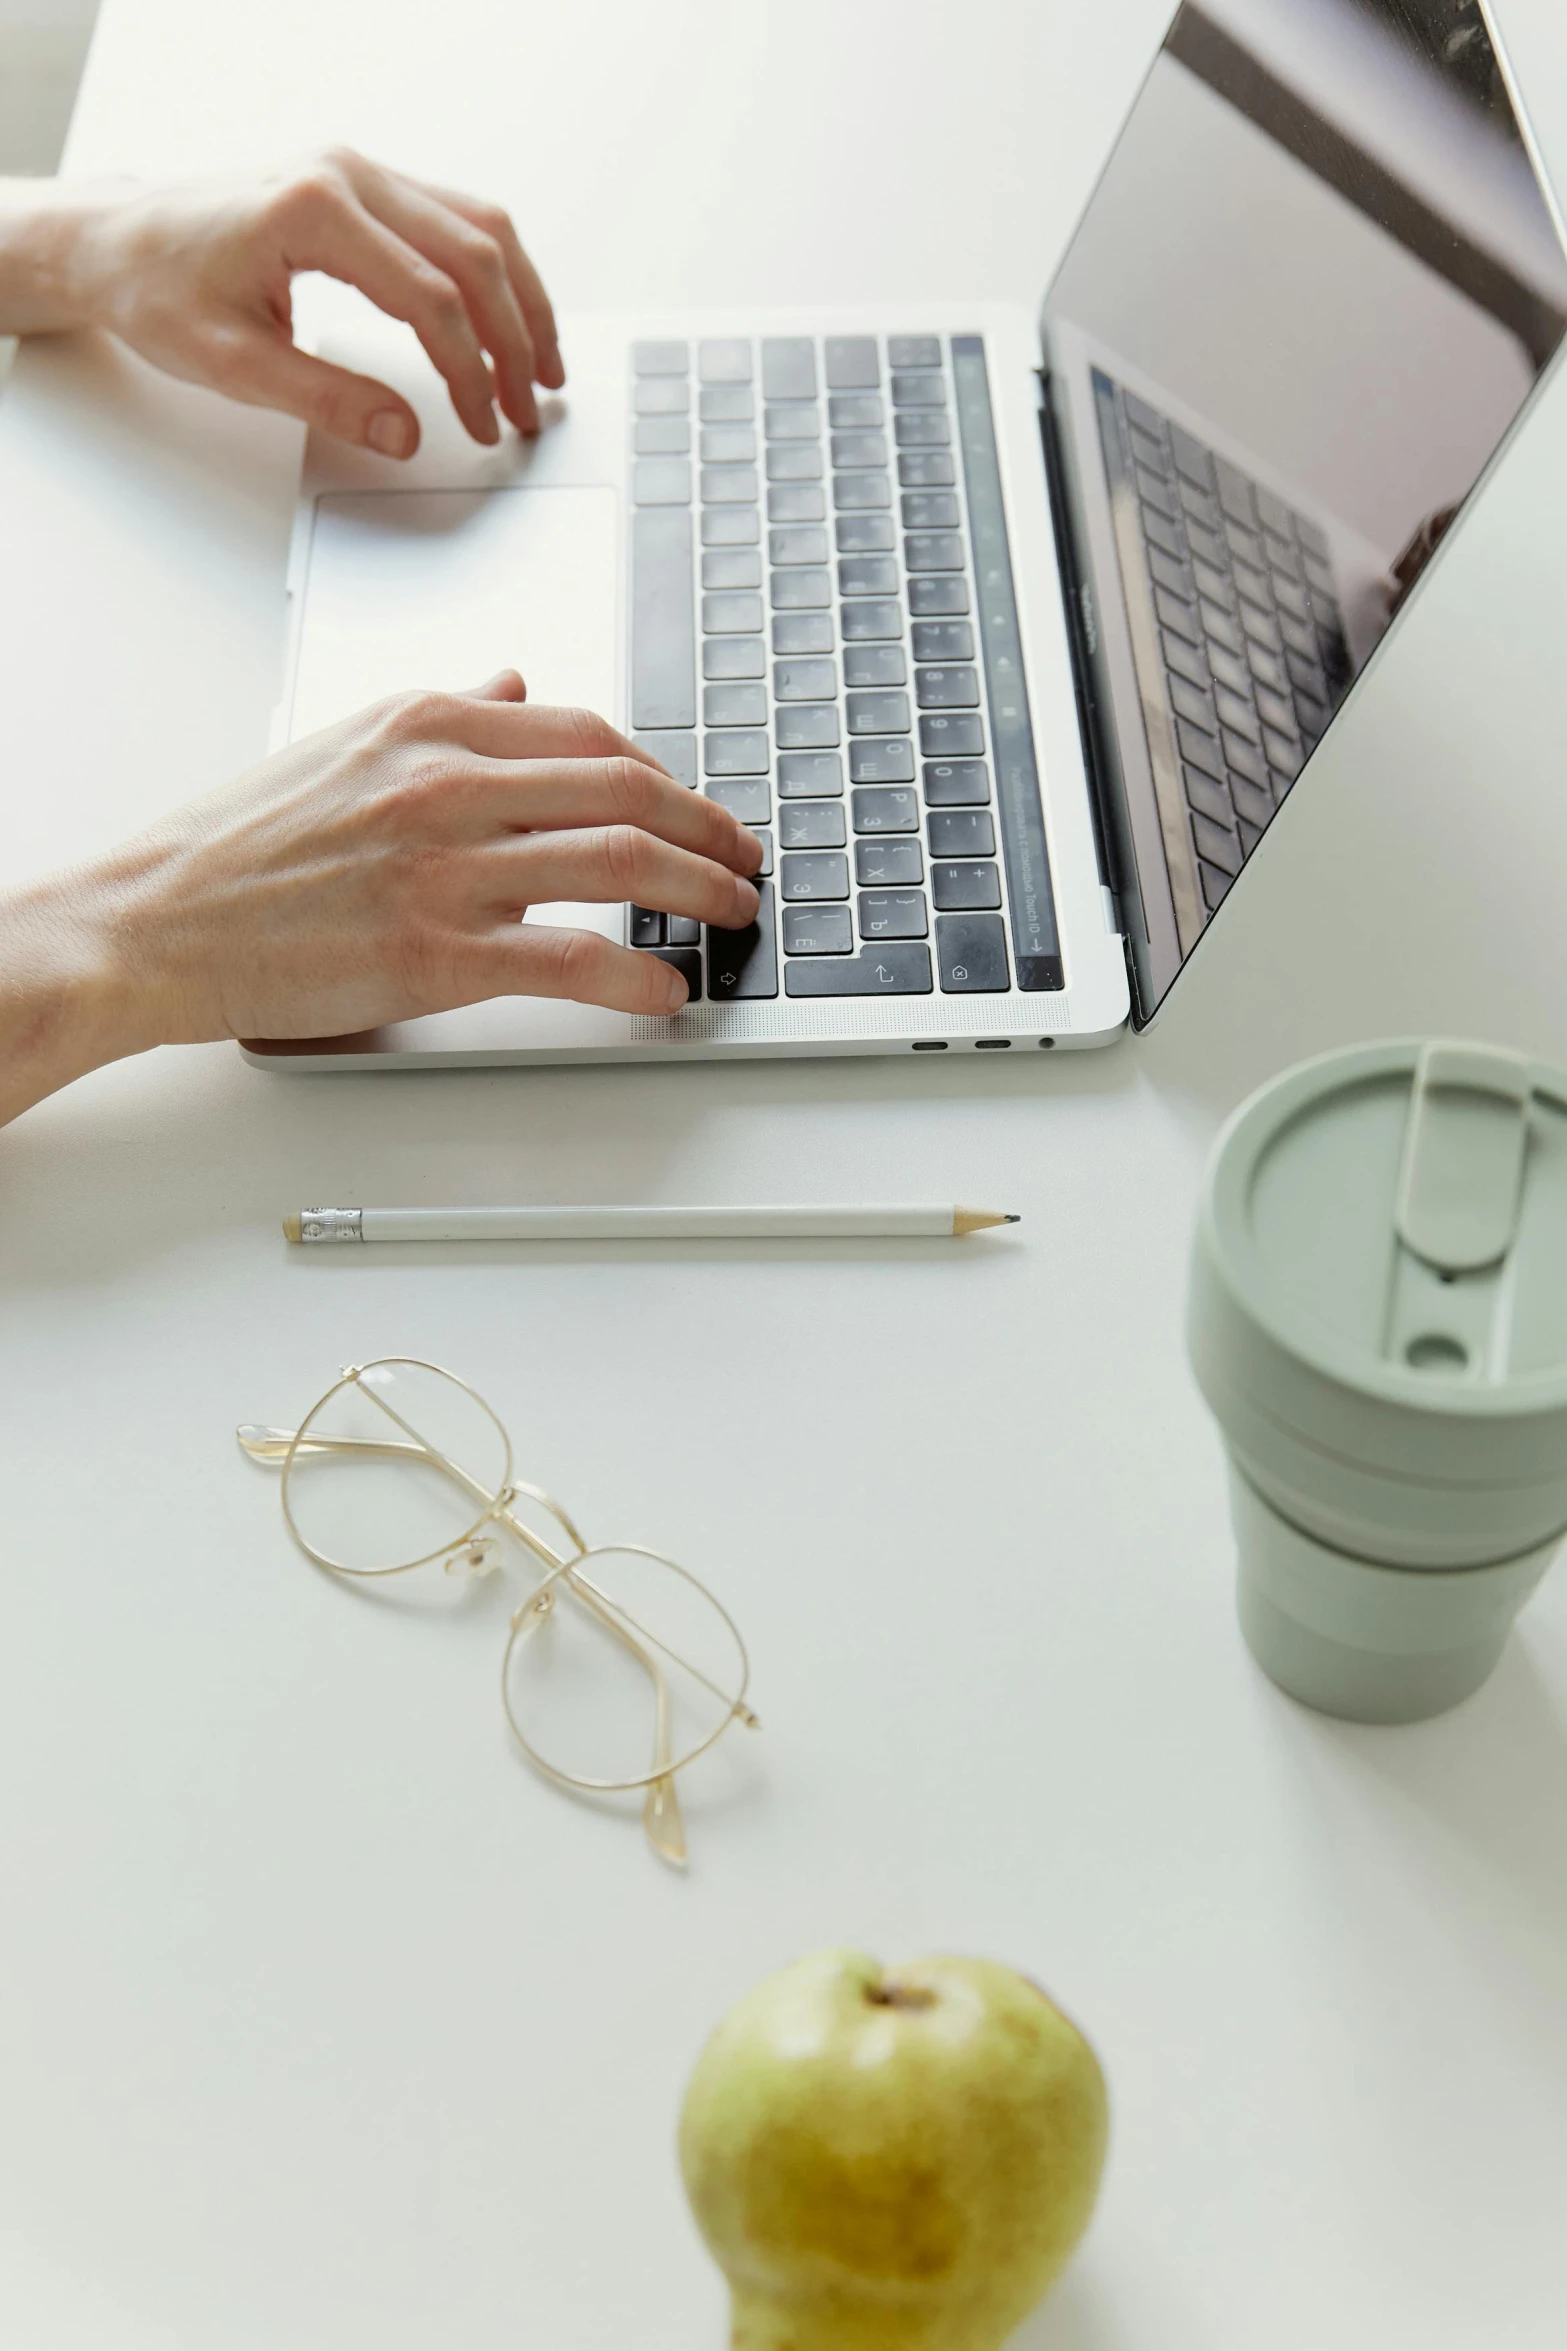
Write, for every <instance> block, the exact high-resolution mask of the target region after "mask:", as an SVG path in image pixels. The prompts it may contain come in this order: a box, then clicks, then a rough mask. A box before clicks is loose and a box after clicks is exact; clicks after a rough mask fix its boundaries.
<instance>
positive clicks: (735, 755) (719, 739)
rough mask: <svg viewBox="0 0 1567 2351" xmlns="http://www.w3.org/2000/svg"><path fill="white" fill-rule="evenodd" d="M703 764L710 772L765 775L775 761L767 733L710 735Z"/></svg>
mask: <svg viewBox="0 0 1567 2351" xmlns="http://www.w3.org/2000/svg"><path fill="white" fill-rule="evenodd" d="M702 764H703V767H704V768H705V770H706V772H707V773H708V774H709V775H710V776H764V775H766V773H767V770H768V767H769V766H770V765H771V758H770V753H769V746H768V741H767V737H766V735H765V734H751V733H746V734H736V735H707V736H705V737H704V738H703V743H702Z"/></svg>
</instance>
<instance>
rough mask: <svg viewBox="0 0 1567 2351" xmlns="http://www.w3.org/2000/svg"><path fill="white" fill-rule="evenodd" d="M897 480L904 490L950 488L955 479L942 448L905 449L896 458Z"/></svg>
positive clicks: (948, 459) (948, 458)
mask: <svg viewBox="0 0 1567 2351" xmlns="http://www.w3.org/2000/svg"><path fill="white" fill-rule="evenodd" d="M898 480H899V481H900V482H901V483H902V485H903V487H904V489H906V490H950V489H951V487H952V485H953V483H954V482H955V481H956V480H957V475H956V474H955V473H954V472H953V470H952V460H951V458H950V457H949V456H948V455H947V453H946V451H945V450H943V449H906V450H904V451H902V452H901V453H900V455H899V458H898Z"/></svg>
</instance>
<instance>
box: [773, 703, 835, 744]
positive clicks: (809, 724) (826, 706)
mask: <svg viewBox="0 0 1567 2351" xmlns="http://www.w3.org/2000/svg"><path fill="white" fill-rule="evenodd" d="M775 723H776V725H777V729H778V748H779V750H780V751H828V750H831V748H832V747H833V745H834V744H835V743H836V742H837V740H838V711H837V706H836V705H835V704H834V703H831V702H796V703H791V704H789V705H787V706H785V707H784V708H782V709H780V710H779V712H778V716H777V720H776V722H775Z"/></svg>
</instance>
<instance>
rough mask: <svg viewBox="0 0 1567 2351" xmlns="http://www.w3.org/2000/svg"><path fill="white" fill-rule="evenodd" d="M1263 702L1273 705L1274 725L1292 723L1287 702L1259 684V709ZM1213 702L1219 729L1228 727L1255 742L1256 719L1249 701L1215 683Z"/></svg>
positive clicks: (1288, 724) (1292, 716) (1289, 724)
mask: <svg viewBox="0 0 1567 2351" xmlns="http://www.w3.org/2000/svg"><path fill="white" fill-rule="evenodd" d="M1265 702H1271V703H1272V705H1273V708H1274V712H1275V716H1274V721H1273V723H1274V725H1275V726H1278V725H1281V724H1282V725H1284V726H1291V725H1293V723H1294V714H1293V713H1292V711H1291V710H1290V707H1289V705H1288V703H1287V702H1281V701H1280V700H1279V697H1278V695H1277V694H1270V693H1269V691H1268V689H1267V687H1266V686H1259V687H1258V688H1257V707H1258V709H1259V710H1260V709H1261V708H1262V706H1263V704H1264V703H1265ZM1213 704H1214V708H1215V709H1216V710H1217V711H1218V714H1219V725H1220V728H1221V729H1223V728H1225V727H1229V728H1231V729H1232V730H1233V731H1234V732H1235V733H1236V734H1237V735H1246V736H1249V738H1250V739H1251V741H1252V742H1254V743H1255V741H1256V740H1257V720H1256V716H1255V714H1254V712H1253V710H1252V707H1251V704H1250V702H1247V701H1243V700H1242V698H1241V696H1240V695H1239V694H1232V693H1230V691H1229V690H1228V688H1227V687H1225V686H1218V685H1216V686H1215V687H1214V689H1213ZM1204 723H1206V722H1204Z"/></svg>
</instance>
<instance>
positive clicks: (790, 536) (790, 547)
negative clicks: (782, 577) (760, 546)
mask: <svg viewBox="0 0 1567 2351" xmlns="http://www.w3.org/2000/svg"><path fill="white" fill-rule="evenodd" d="M827 558H828V547H827V533H826V532H825V531H824V530H823V529H822V528H821V526H820V525H819V524H817V525H816V526H814V527H813V526H811V525H810V524H806V525H803V526H802V527H801V528H800V529H798V530H792V531H791V530H781V531H769V532H768V534H767V560H768V562H769V563H772V564H778V565H785V564H791V563H825V562H826V561H827ZM755 584H756V585H757V586H760V585H761V583H760V581H758V582H756V583H755Z"/></svg>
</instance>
